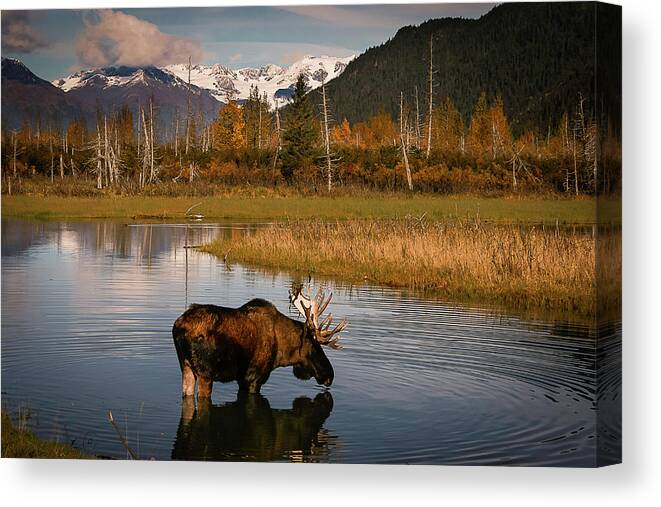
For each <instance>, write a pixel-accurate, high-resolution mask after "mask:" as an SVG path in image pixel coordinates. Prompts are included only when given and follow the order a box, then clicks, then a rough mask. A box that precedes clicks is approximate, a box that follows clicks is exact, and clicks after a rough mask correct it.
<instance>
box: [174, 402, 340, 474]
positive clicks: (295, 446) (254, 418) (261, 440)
mask: <svg viewBox="0 0 661 507" xmlns="http://www.w3.org/2000/svg"><path fill="white" fill-rule="evenodd" d="M332 409H333V397H332V396H331V394H330V393H329V392H323V393H319V394H317V396H315V398H314V400H311V399H310V398H307V397H301V398H297V399H295V400H294V401H293V402H292V408H291V409H272V408H271V406H270V404H269V402H268V400H267V399H266V398H264V397H263V396H262V395H260V394H250V393H247V392H245V391H241V390H239V393H238V395H237V399H236V401H234V402H231V403H227V404H225V405H220V406H217V405H212V404H211V402H210V400H209V399H208V398H202V399H201V400H200V401H199V402H198V405H197V407H195V401H194V399H193V397H190V396H188V397H185V398H183V400H182V410H181V420H180V422H179V428H178V430H177V438H176V440H175V443H174V447H173V449H172V459H173V460H214V461H238V460H241V461H273V460H290V461H316V459H315V457H321V456H325V455H326V454H327V453H328V436H327V435H326V434H325V433H323V432H320V430H321V428H322V425H323V424H324V421H326V419H327V418H328V416H329V415H330V413H331V411H332Z"/></svg>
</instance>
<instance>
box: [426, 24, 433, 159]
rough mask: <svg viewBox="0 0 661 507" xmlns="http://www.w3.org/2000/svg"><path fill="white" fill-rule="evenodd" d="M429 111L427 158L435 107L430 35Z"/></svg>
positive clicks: (430, 39) (431, 37) (431, 38)
mask: <svg viewBox="0 0 661 507" xmlns="http://www.w3.org/2000/svg"><path fill="white" fill-rule="evenodd" d="M428 93H429V111H428V112H427V152H426V154H425V157H426V158H429V153H430V152H431V124H432V112H433V109H434V36H433V35H430V36H429V92H428Z"/></svg>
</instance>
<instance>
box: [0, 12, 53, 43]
mask: <svg viewBox="0 0 661 507" xmlns="http://www.w3.org/2000/svg"><path fill="white" fill-rule="evenodd" d="M30 18H31V14H30V12H29V11H3V13H2V50H3V51H9V52H13V53H32V52H33V51H35V50H37V49H40V48H44V47H46V45H47V43H46V39H45V38H44V37H43V36H42V35H41V34H40V33H39V32H38V31H37V30H35V28H34V27H33V26H32V25H31V23H30V22H31V19H30Z"/></svg>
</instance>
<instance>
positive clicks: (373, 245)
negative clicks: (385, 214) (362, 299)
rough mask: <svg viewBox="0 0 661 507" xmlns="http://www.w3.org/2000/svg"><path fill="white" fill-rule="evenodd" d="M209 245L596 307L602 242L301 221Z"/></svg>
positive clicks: (434, 287) (333, 272) (387, 281)
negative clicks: (597, 265)
mask: <svg viewBox="0 0 661 507" xmlns="http://www.w3.org/2000/svg"><path fill="white" fill-rule="evenodd" d="M203 249H204V250H205V251H207V252H210V253H213V254H215V255H218V256H220V257H223V258H227V261H228V262H230V263H232V262H241V263H245V264H249V265H254V266H261V267H265V268H271V269H277V270H292V271H295V272H300V273H302V274H307V273H310V274H315V275H322V276H332V277H338V278H341V279H344V280H347V281H351V282H363V281H365V282H368V283H372V284H384V285H388V286H392V287H403V288H409V289H414V290H419V291H433V292H435V293H437V294H439V295H440V296H442V297H446V298H448V299H451V300H454V301H460V302H471V301H473V302H480V303H495V304H499V305H505V306H506V307H509V308H516V309H522V310H525V309H545V310H549V311H562V312H571V314H577V315H581V316H592V315H594V314H595V305H596V301H595V295H596V289H595V285H596V283H595V276H596V275H595V242H594V240H593V238H592V235H591V234H590V233H589V232H587V231H586V230H585V229H581V228H578V229H571V228H562V227H558V228H556V227H550V228H549V227H544V228H543V227H540V226H524V225H518V226H511V225H510V226H503V225H496V224H489V223H485V222H483V221H479V220H472V221H463V220H457V221H452V222H443V223H439V222H429V221H426V220H424V219H423V220H419V219H409V220H385V221H371V222H370V221H359V220H351V221H345V222H334V223H324V222H321V221H295V222H288V223H280V224H273V225H271V226H268V227H265V228H261V229H258V230H257V231H256V232H255V233H254V234H252V235H246V236H244V237H241V238H238V239H232V240H218V241H216V242H215V243H212V244H210V245H208V246H206V247H204V248H203ZM609 290H612V289H609ZM609 297H612V298H617V297H619V296H618V295H617V294H609Z"/></svg>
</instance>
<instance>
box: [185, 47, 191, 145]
mask: <svg viewBox="0 0 661 507" xmlns="http://www.w3.org/2000/svg"><path fill="white" fill-rule="evenodd" d="M190 68H191V57H190V56H189V57H188V97H187V99H188V109H187V112H186V155H188V149H189V146H190V127H191V110H190Z"/></svg>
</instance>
